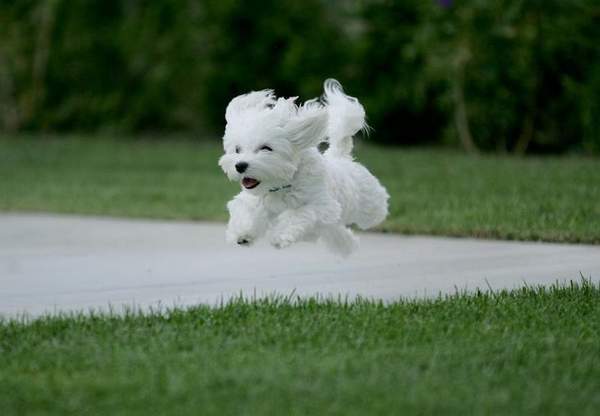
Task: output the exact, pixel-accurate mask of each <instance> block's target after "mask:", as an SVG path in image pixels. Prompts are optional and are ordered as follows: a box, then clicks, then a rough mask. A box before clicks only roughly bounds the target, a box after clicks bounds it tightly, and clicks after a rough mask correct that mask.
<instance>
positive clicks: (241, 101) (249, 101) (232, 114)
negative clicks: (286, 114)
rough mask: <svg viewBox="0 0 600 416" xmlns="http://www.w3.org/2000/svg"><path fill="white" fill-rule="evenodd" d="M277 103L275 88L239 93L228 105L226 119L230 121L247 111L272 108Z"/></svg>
mask: <svg viewBox="0 0 600 416" xmlns="http://www.w3.org/2000/svg"><path fill="white" fill-rule="evenodd" d="M273 105H275V95H274V93H273V90H262V91H252V92H249V93H248V94H244V95H238V96H237V97H235V98H234V99H233V100H231V101H230V102H229V105H227V109H226V110H225V120H226V121H227V122H228V123H230V122H231V121H232V120H234V119H235V118H236V117H238V116H239V115H240V114H242V113H244V112H246V111H252V110H254V111H260V110H264V109H267V108H272V107H273Z"/></svg>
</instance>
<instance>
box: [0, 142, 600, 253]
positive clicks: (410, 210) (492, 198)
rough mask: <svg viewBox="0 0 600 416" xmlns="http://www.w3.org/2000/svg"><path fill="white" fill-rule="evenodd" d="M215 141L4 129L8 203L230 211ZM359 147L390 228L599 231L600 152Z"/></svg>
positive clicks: (543, 233) (195, 213) (159, 212)
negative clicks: (381, 190)
mask: <svg viewBox="0 0 600 416" xmlns="http://www.w3.org/2000/svg"><path fill="white" fill-rule="evenodd" d="M220 153H221V148H220V143H219V141H217V140H212V141H198V142H192V141H182V140H170V141H152V140H136V141H133V140H120V141H118V140H98V139H94V138H89V137H88V138H86V137H71V138H69V139H64V138H61V139H56V138H49V137H28V138H26V137H18V138H4V139H0V210H5V211H7V210H8V211H52V212H65V213H81V214H100V215H114V216H135V217H153V218H177V219H202V220H216V221H223V220H225V219H226V211H225V202H226V201H227V200H228V199H229V198H230V197H231V196H232V195H234V194H235V192H236V191H237V189H238V187H237V185H235V184H231V183H229V182H227V180H226V178H225V175H224V174H223V173H222V172H221V171H220V170H219V168H218V167H217V159H218V157H219V155H220ZM356 154H357V158H358V160H360V161H361V162H362V163H364V164H366V165H367V166H368V167H369V169H371V170H372V171H373V172H374V173H375V174H376V175H377V176H378V177H379V178H380V179H381V181H382V182H383V183H384V184H385V186H386V187H387V188H388V190H389V191H390V194H391V197H392V198H391V214H390V217H389V219H388V221H387V222H386V223H385V224H383V225H382V227H381V229H382V230H385V231H393V232H403V233H425V234H442V235H454V236H477V237H490V238H502V239H525V240H547V241H568V242H587V243H600V220H599V218H600V160H599V159H594V158H583V157H575V156H566V157H545V158H541V157H531V158H514V157H506V156H479V157H473V156H468V155H465V154H462V153H459V152H453V151H444V150H439V149H438V150H435V149H418V150H414V149H411V150H407V149H398V148H384V147H378V146H374V145H369V144H366V143H365V141H361V142H360V143H359V145H358V146H357V152H356Z"/></svg>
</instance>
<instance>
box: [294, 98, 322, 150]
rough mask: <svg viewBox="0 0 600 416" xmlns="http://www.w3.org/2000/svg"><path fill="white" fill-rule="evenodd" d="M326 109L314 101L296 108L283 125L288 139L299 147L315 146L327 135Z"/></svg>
mask: <svg viewBox="0 0 600 416" xmlns="http://www.w3.org/2000/svg"><path fill="white" fill-rule="evenodd" d="M327 120H328V117H327V111H326V109H325V108H323V107H322V106H321V105H319V104H318V103H316V102H314V103H313V102H309V103H306V104H304V105H303V106H302V107H299V108H298V111H297V112H296V114H294V115H293V116H292V117H291V118H290V120H289V121H288V122H287V123H286V125H285V130H286V136H287V137H288V139H289V141H290V142H292V144H294V145H295V146H297V147H298V148H300V149H307V148H309V147H313V146H317V145H318V144H319V143H321V142H322V141H323V140H324V139H325V136H326V135H327Z"/></svg>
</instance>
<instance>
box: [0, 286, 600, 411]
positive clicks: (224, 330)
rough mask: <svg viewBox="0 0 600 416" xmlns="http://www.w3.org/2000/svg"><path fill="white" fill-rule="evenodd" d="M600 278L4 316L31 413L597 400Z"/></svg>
mask: <svg viewBox="0 0 600 416" xmlns="http://www.w3.org/2000/svg"><path fill="white" fill-rule="evenodd" d="M599 408H600V288H599V287H598V286H594V285H593V284H591V283H588V282H586V281H582V283H580V284H572V285H571V286H567V287H561V288H559V287H554V288H547V289H533V288H529V289H523V290H519V291H513V292H500V293H497V294H491V295H490V294H478V295H477V294H476V295H469V296H466V295H456V296H452V297H447V298H439V299H437V300H428V301H423V300H421V301H406V302H397V303H393V304H388V305H384V304H382V303H373V302H369V301H354V302H338V301H323V300H321V301H315V300H306V301H293V302H290V301H289V300H285V299H279V300H276V299H275V300H271V301H266V300H263V301H257V302H254V303H252V302H243V301H235V302H233V303H231V304H227V305H224V306H221V307H216V308H208V307H199V308H194V309H190V310H187V311H183V310H180V311H177V310H176V311H171V312H166V313H163V314H162V315H161V314H153V315H141V314H134V313H131V314H129V315H126V316H121V317H118V316H107V315H104V316H100V315H99V316H92V317H89V316H88V317H84V316H75V317H70V318H69V317H52V318H42V319H39V320H36V321H33V322H29V323H23V322H18V321H4V322H1V321H0V409H2V415H4V416H9V415H21V414H57V415H58V414H59V415H63V414H78V415H79V414H110V415H119V414H127V415H135V414H140V415H146V414H194V415H196V414H203V415H208V414H214V415H239V414H340V415H365V414H369V415H371V414H382V415H390V414H395V415H398V414H456V415H465V414H506V415H509V414H540V415H552V414H577V415H586V414H588V415H594V414H598V413H597V412H598V409H599Z"/></svg>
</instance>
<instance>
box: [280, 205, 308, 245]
mask: <svg viewBox="0 0 600 416" xmlns="http://www.w3.org/2000/svg"><path fill="white" fill-rule="evenodd" d="M318 218H319V217H318V216H317V211H316V210H315V209H314V208H313V207H311V206H304V207H301V208H296V209H288V210H286V211H283V212H282V213H281V214H280V215H279V217H277V221H276V223H275V225H274V226H273V228H272V229H271V231H270V240H271V244H272V245H273V246H274V247H276V248H285V247H288V246H289V245H291V244H293V243H295V242H297V241H300V240H303V239H305V238H306V237H310V235H311V233H313V231H314V229H315V226H316V224H317V219H318Z"/></svg>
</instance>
